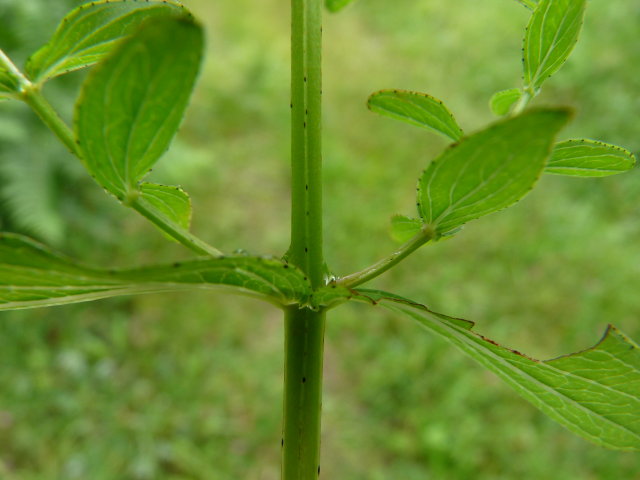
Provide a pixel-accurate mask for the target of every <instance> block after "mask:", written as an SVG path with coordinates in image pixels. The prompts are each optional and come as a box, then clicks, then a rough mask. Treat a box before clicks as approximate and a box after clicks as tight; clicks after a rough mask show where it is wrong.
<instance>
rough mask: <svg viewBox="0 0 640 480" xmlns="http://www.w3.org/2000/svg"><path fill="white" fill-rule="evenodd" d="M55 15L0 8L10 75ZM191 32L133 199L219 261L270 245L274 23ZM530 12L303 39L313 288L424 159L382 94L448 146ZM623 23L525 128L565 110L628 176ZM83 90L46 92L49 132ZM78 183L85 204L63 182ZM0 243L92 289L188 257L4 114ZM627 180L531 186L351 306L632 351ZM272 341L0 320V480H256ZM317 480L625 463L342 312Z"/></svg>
mask: <svg viewBox="0 0 640 480" xmlns="http://www.w3.org/2000/svg"><path fill="white" fill-rule="evenodd" d="M79 3H81V2H78V1H73V0H55V1H53V0H49V1H45V0H29V1H28V2H24V1H19V0H0V47H1V48H3V49H4V50H5V51H6V52H7V53H8V54H9V55H11V56H12V57H13V58H15V59H16V60H17V61H18V62H19V63H21V62H22V61H23V60H24V59H25V58H26V56H27V55H28V54H29V53H30V52H32V51H34V50H35V49H36V48H38V47H39V46H40V45H41V44H43V43H44V42H46V41H47V39H48V37H49V35H50V34H51V33H52V32H53V29H54V28H55V25H56V24H57V22H58V21H59V19H60V18H61V17H62V16H63V15H64V13H65V12H66V11H67V9H68V8H70V7H71V6H73V5H77V4H79ZM184 3H185V5H187V6H188V7H190V8H192V10H193V11H194V12H195V14H196V16H197V17H198V18H199V19H200V20H201V21H202V23H203V24H204V25H205V27H206V29H207V35H208V36H207V38H208V40H207V42H208V49H207V57H206V62H205V64H204V67H203V72H202V75H201V78H200V81H199V84H198V88H197V91H196V92H195V94H194V98H193V102H192V104H191V106H190V108H189V111H188V115H187V118H186V120H185V123H184V125H183V127H182V129H181V133H180V136H179V138H178V139H177V141H176V143H175V144H174V146H173V148H172V149H171V150H170V152H169V153H168V154H167V155H166V157H165V158H164V159H163V160H162V162H161V164H160V165H159V166H158V168H156V169H154V172H153V177H154V178H155V179H156V180H159V181H161V182H163V183H175V184H181V185H183V186H184V187H185V188H186V189H187V191H189V192H190V193H191V196H192V198H193V200H194V225H193V230H194V231H195V232H196V233H197V234H198V235H200V236H202V237H203V238H206V239H210V240H211V241H212V243H213V244H214V245H216V246H218V247H219V248H221V249H223V250H234V249H236V248H243V249H246V250H248V251H250V252H255V253H271V254H281V253H282V252H283V251H284V250H285V249H286V247H287V243H288V234H287V231H288V226H289V206H288V201H289V187H288V175H289V174H288V156H289V153H288V148H289V147H288V140H289V138H288V137H289V133H288V132H289V118H288V110H289V108H288V105H289V98H288V97H289V93H288V82H289V79H288V58H289V44H288V42H289V34H288V26H289V21H290V20H289V6H288V2H286V1H283V0H280V1H276V0H261V1H255V0H235V1H234V2H222V1H221V2H210V1H206V0H187V1H185V2H184ZM527 18H528V11H527V10H526V9H524V8H523V7H522V6H520V5H518V4H517V2H514V1H510V0H483V2H477V0H455V1H451V2H440V1H436V0H415V1H413V2H396V3H395V4H393V5H392V6H390V5H389V2H387V1H385V0H359V1H356V2H355V3H354V4H353V5H352V6H350V7H349V8H347V9H346V10H344V11H343V12H341V13H340V14H338V15H327V16H326V18H325V23H324V37H325V53H324V72H325V84H324V109H325V124H324V144H325V153H324V158H325V179H326V187H325V203H326V216H325V222H326V229H327V230H326V249H327V252H326V256H327V261H328V262H329V265H330V266H331V268H332V269H333V270H334V271H335V272H336V274H346V273H349V272H351V271H353V270H356V269H360V268H362V267H364V266H366V265H368V264H369V263H371V262H372V261H374V260H376V259H378V258H379V257H382V256H384V255H386V254H388V253H389V252H390V251H391V249H392V248H394V244H393V242H392V240H391V239H390V238H389V235H388V225H389V218H390V216H391V215H393V214H395V213H404V214H412V213H413V207H412V206H413V204H414V187H415V181H416V179H417V177H418V176H419V174H420V172H421V170H422V169H423V168H424V167H425V166H426V165H427V164H428V162H429V161H430V159H432V158H434V156H436V155H437V154H438V153H439V152H440V151H441V150H442V149H443V148H444V147H445V142H444V141H443V140H441V139H440V138H439V137H436V136H434V135H431V134H429V133H428V132H424V131H421V130H419V129H416V128H413V127H411V126H408V125H404V124H401V123H399V122H394V121H393V120H390V119H387V118H382V117H378V116H376V115H374V114H371V113H370V112H368V111H367V109H366V107H365V103H366V98H367V96H368V95H369V94H370V93H371V92H373V91H375V90H378V89H381V88H405V89H415V90H419V91H424V92H427V93H430V94H432V95H435V96H436V97H438V98H441V99H442V100H444V101H445V103H446V104H447V105H448V106H449V107H450V108H451V110H452V111H453V112H454V113H455V114H456V117H457V118H458V120H459V122H460V123H461V125H462V126H463V128H465V130H466V131H473V130H475V129H478V128H482V126H483V125H485V124H486V123H488V122H490V121H492V116H491V113H490V111H489V109H488V106H487V104H488V100H489V98H490V96H491V95H492V93H493V92H495V91H497V90H501V89H504V88H510V87H513V86H518V85H519V81H520V59H519V52H520V48H521V38H522V32H523V28H524V26H525V25H526V22H527ZM639 25H640V5H638V4H637V3H636V2H632V1H625V2H614V3H611V4H610V3H608V2H590V4H589V11H588V15H587V19H586V23H585V26H584V31H583V34H582V37H581V41H580V42H579V43H578V46H577V48H576V50H575V53H574V55H573V56H572V57H571V60H570V62H569V63H568V64H567V65H566V66H565V67H564V68H563V70H561V72H560V73H558V74H557V75H556V76H554V77H553V78H552V79H551V80H549V81H548V82H547V84H546V85H545V89H544V92H543V94H542V95H541V97H540V98H539V99H537V100H536V104H538V105H547V104H549V105H556V104H562V105H570V106H572V107H573V108H575V110H576V119H575V121H574V123H573V124H572V125H571V126H570V127H569V128H568V129H567V131H565V132H564V133H563V135H564V136H566V137H567V138H569V137H573V136H581V137H589V138H595V139H599V140H604V141H609V142H612V143H618V144H620V145H624V146H625V147H627V148H629V149H631V150H633V151H635V152H636V153H638V152H639V151H640V134H639V132H640V122H639V121H638V120H637V112H638V111H640V93H639V90H638V80H637V78H638V75H639V74H640V67H638V65H640V44H638V42H637V30H638V26H639ZM82 78H83V74H73V75H71V76H68V77H66V78H62V79H58V80H56V81H53V82H51V84H50V85H48V87H47V90H46V92H45V93H46V94H47V96H49V97H50V98H51V99H52V101H53V102H54V103H55V104H56V105H58V106H59V108H60V109H61V111H62V112H63V114H64V115H66V116H67V117H69V115H70V112H71V111H72V104H73V98H74V97H75V95H76V94H77V88H78V85H79V84H80V82H81V81H82ZM85 177H86V178H85ZM0 178H1V179H2V186H1V187H0V197H1V198H2V199H3V203H2V209H1V211H0V221H1V222H2V227H3V229H5V230H12V231H20V232H23V233H28V234H30V235H31V236H34V237H36V238H39V239H41V240H43V241H46V242H48V243H50V244H52V245H55V246H56V247H58V248H59V249H61V250H63V251H65V252H67V253H69V254H72V255H74V256H75V257H77V258H79V259H83V260H85V261H87V262H90V263H93V264H98V265H103V266H124V265H129V264H142V263H146V262H156V261H171V260H174V259H177V258H184V257H185V255H187V256H188V253H186V252H184V251H183V250H182V249H181V248H180V247H179V246H177V245H173V244H169V243H167V242H165V240H164V238H163V237H162V236H161V235H159V234H158V233H157V232H156V231H155V230H154V228H153V227H152V226H149V225H147V224H146V223H144V222H143V221H142V220H140V219H139V218H137V217H136V215H135V214H134V213H133V212H129V211H127V210H125V209H123V208H121V207H119V206H118V205H116V204H115V203H114V202H113V201H112V200H111V199H110V198H108V197H107V196H105V195H104V194H103V192H102V191H101V189H99V188H96V187H95V186H94V185H92V184H91V182H90V179H88V176H85V175H84V174H83V172H82V171H81V169H80V168H79V166H78V164H77V161H75V160H74V159H73V158H71V157H70V156H69V154H68V153H66V152H65V151H64V149H63V148H61V147H59V146H57V144H56V142H55V140H54V139H53V138H52V136H51V134H49V133H48V132H47V131H46V130H44V129H43V128H42V127H41V126H40V125H39V123H38V121H37V119H35V118H34V116H33V115H32V114H31V113H30V112H28V111H27V109H26V108H25V107H24V106H23V105H19V104H14V103H10V102H4V103H2V104H0ZM639 204H640V170H639V169H635V170H634V171H632V172H630V173H628V174H625V175H622V176H618V177H611V178H606V179H594V180H588V179H571V178H563V177H553V176H545V177H544V178H543V179H542V180H541V181H540V182H539V185H538V187H537V188H536V190H534V191H533V192H532V193H531V194H530V195H529V196H527V197H526V198H525V199H524V200H523V201H522V202H520V203H519V204H518V205H516V206H515V207H513V208H511V209H509V210H507V211H505V212H502V213H499V214H496V215H492V216H490V217H488V218H485V219H482V220H480V221H477V222H473V223H471V224H469V225H468V226H467V227H466V228H465V229H464V230H463V231H462V232H461V233H460V234H458V235H457V236H456V237H455V238H453V239H451V240H450V241H447V242H442V243H438V244H435V245H432V246H428V247H425V248H423V249H422V250H420V251H419V252H417V253H416V254H414V256H413V257H412V258H411V259H410V260H409V261H406V262H405V263H404V264H402V265H400V266H399V267H398V268H397V269H395V270H393V271H392V272H389V273H387V274H385V275H384V276H383V277H381V278H379V279H376V281H375V282H374V285H375V286H378V287H381V288H386V289H392V290H394V291H397V292H398V293H400V294H404V295H407V296H409V297H412V298H416V299H417V300H421V301H423V302H425V303H427V304H428V305H430V306H431V307H432V308H434V309H436V310H440V311H443V312H445V313H448V314H451V315H455V316H461V317H464V318H469V319H472V320H474V321H476V322H477V327H476V328H477V330H478V331H479V332H482V333H483V334H485V335H487V336H489V337H490V338H493V339H495V340H497V341H500V342H503V343H505V344H507V345H509V346H510V347H512V348H516V349H518V350H521V351H524V352H527V353H529V354H530V355H533V356H536V357H539V358H550V357H554V356H557V355H560V354H564V353H568V352H572V351H576V350H580V349H583V348H585V347H587V346H590V345H592V344H593V343H595V342H596V341H597V340H598V339H599V338H600V336H601V334H602V332H603V331H604V328H605V326H606V325H607V324H608V323H614V324H616V325H617V326H618V327H619V328H621V329H622V330H623V331H625V332H626V333H628V334H629V335H630V336H632V337H635V338H636V339H638V338H639V337H640V324H639V322H638V316H639V315H640V295H638V286H639V285H640V209H639V207H638V205H639ZM282 347H283V345H282V322H281V318H280V313H279V312H278V311H277V310H274V309H271V308H270V307H265V306H263V305H262V304H261V303H257V302H255V301H252V300H248V299H243V298H239V297H226V296H223V295H221V294H211V293H206V294H205V293H202V292H196V293H192V294H184V293H182V294H179V295H178V294H176V295H170V294H163V295H153V296H146V297H135V298H123V299H115V300H106V301H100V302H96V303H87V304H80V305H73V306H69V307H56V308H53V309H43V310H31V311H22V312H11V313H3V314H2V316H1V318H0V478H2V479H7V480H54V479H55V480H57V479H60V480H70V479H88V478H90V479H92V480H116V479H118V480H124V479H126V480H129V479H131V480H146V479H172V480H177V479H184V480H186V479H203V480H204V479H206V480H210V479H216V480H217V479H220V480H226V479H229V480H231V479H233V480H236V479H243V480H244V479H255V480H271V479H274V480H275V479H277V478H279V453H280V447H279V445H280V422H281V394H282V391H281V390H282V387H281V383H282V379H281V375H282V371H281V369H282ZM325 363H326V367H325V376H326V381H325V398H324V418H323V421H324V424H323V462H322V472H323V475H322V476H323V478H328V479H340V480H359V479H373V480H378V479H380V480H387V479H403V480H414V479H415V480H423V479H447V480H449V479H450V480H457V479H461V480H462V479H465V480H466V479H470V478H473V479H477V480H489V479H491V480H498V479H505V480H511V479H514V478H518V479H519V480H539V479H576V480H591V479H593V480H600V479H605V480H609V479H612V480H617V479H638V478H640V474H638V472H639V471H640V458H639V457H638V455H637V454H634V453H621V452H613V451H608V450H604V449H601V448H599V447H596V446H593V445H591V444H589V443H587V442H585V441H583V440H580V439H578V438H576V437H574V436H573V435H572V434H570V433H568V432H567V431H565V430H564V429H563V428H561V427H559V426H557V425H556V424H554V423H553V422H552V421H550V420H548V419H547V418H545V417H544V416H543V415H542V414H541V413H539V412H538V411H537V410H535V409H534V408H533V407H531V406H529V405H528V404H527V403H526V402H524V401H523V400H521V399H520V398H519V397H517V396H516V395H515V394H514V393H513V392H512V391H511V390H510V389H509V388H508V387H506V386H504V385H503V384H502V383H501V382H500V381H499V380H498V379H497V378H496V377H495V376H493V375H492V374H489V373H487V372H485V371H484V370H483V369H482V368H481V367H479V366H477V365H476V364H475V363H473V362H472V361H471V360H469V359H467V358H466V357H464V356H462V355H461V354H459V353H458V352H457V351H455V350H453V349H452V348H451V347H450V346H449V345H448V344H447V343H446V342H444V341H442V340H440V339H438V338H434V337H431V336H429V335H427V334H425V333H424V332H423V331H422V330H421V329H420V328H419V327H418V326H417V325H414V324H412V323H410V322H408V321H406V320H405V319H401V318H395V317H393V316H392V315H389V314H387V313H386V312H382V311H378V310H376V309H372V308H365V307H361V306H349V305H348V306H345V307H341V308H340V309H338V310H336V311H334V312H332V315H331V316H330V318H329V322H328V327H327V340H326V360H325Z"/></svg>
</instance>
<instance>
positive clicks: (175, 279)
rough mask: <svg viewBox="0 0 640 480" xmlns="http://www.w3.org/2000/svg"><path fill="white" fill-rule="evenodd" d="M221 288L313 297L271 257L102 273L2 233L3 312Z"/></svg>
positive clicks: (277, 299)
mask: <svg viewBox="0 0 640 480" xmlns="http://www.w3.org/2000/svg"><path fill="white" fill-rule="evenodd" d="M221 287H226V288H231V289H232V291H234V292H236V293H241V294H245V295H249V296H253V297H258V298H261V299H263V300H267V301H269V302H271V303H274V304H276V305H279V306H284V305H290V304H293V303H296V302H298V301H300V302H302V303H304V302H305V301H306V300H307V299H308V297H309V295H310V293H311V286H310V284H309V281H308V280H307V279H306V277H305V276H304V274H303V273H302V272H301V271H300V270H298V269H297V268H295V267H293V266H291V265H288V264H286V263H284V262H282V261H280V260H275V259H270V258H263V257H251V256H244V255H237V256H229V257H219V258H206V259H196V260H190V261H186V262H181V263H174V264H172V265H166V266H153V267H143V268H135V269H128V270H102V269H95V268H90V267H86V266H83V265H79V264H78V263H76V262H74V261H72V260H70V259H69V258H67V257H64V256H62V255H60V254H57V253H54V252H52V251H51V250H49V249H48V248H47V247H45V246H43V245H41V244H39V243H37V242H35V241H33V240H30V239H28V238H26V237H22V236H20V235H14V234H8V233H4V234H0V310H14V309H21V308H32V307H44V306H51V305H62V304H67V303H76V302H83V301H88V300H96V299H99V298H107V297H114V296H120V295H131V294H138V293H154V292H165V291H174V290H183V289H191V290H192V289H193V288H221Z"/></svg>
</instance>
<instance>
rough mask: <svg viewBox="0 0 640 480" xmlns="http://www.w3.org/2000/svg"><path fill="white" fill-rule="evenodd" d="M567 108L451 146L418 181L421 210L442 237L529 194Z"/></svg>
mask: <svg viewBox="0 0 640 480" xmlns="http://www.w3.org/2000/svg"><path fill="white" fill-rule="evenodd" d="M569 116H570V115H569V113H568V112H567V111H566V110H531V111H529V112H526V113H524V114H522V115H520V116H517V117H513V118H509V119H506V120H502V121H500V122H498V123H495V124H493V125H491V126H490V127H489V128H487V129H485V130H482V131H480V132H478V133H475V134H473V135H471V136H470V137H466V138H464V139H463V140H461V141H460V142H459V143H457V144H455V145H453V146H451V147H449V148H448V149H447V150H445V152H444V153H443V154H442V155H440V156H439V157H438V158H437V159H435V160H434V161H433V162H431V164H430V165H429V167H428V168H427V169H426V170H425V171H424V173H423V174H422V177H421V178H420V181H419V183H418V211H419V213H420V216H421V217H422V219H423V220H424V222H425V223H426V224H428V225H431V226H432V228H433V229H434V231H435V232H436V234H437V235H444V234H447V232H450V231H452V230H454V229H455V228H458V227H460V226H461V225H463V224H464V223H466V222H468V221H469V220H473V219H475V218H479V217H482V216H484V215H488V214H489V213H493V212H496V211H498V210H502V209H504V208H506V207H508V206H510V205H512V204H514V203H515V202H517V201H518V200H520V199H521V198H522V197H524V196H525V195H526V194H527V193H528V192H529V190H531V188H532V187H533V185H534V184H535V183H536V181H537V180H538V178H539V177H540V174H541V173H542V171H543V169H544V167H545V164H546V160H547V157H548V156H549V154H550V153H551V149H552V146H553V142H554V138H555V136H556V134H557V133H558V131H559V130H560V129H561V128H562V127H563V126H564V125H565V124H566V123H567V121H568V120H569Z"/></svg>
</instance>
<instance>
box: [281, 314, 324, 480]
mask: <svg viewBox="0 0 640 480" xmlns="http://www.w3.org/2000/svg"><path fill="white" fill-rule="evenodd" d="M324 325H325V313H324V312H314V311H312V310H309V309H302V310H300V309H298V307H296V306H293V307H290V308H289V310H287V311H286V313H285V373H284V425H283V428H282V434H283V435H282V480H312V479H316V478H318V477H319V476H320V420H321V418H320V417H321V411H322V358H323V347H324Z"/></svg>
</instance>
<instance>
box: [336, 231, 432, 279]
mask: <svg viewBox="0 0 640 480" xmlns="http://www.w3.org/2000/svg"><path fill="white" fill-rule="evenodd" d="M433 237H434V234H433V231H432V230H431V229H423V230H421V231H420V233H418V234H416V235H415V236H413V237H412V238H411V239H410V240H409V241H408V242H406V243H405V244H403V245H402V246H401V247H400V248H398V250H396V251H395V252H393V253H392V254H391V255H389V256H388V257H385V258H383V259H382V260H380V261H378V262H376V263H374V264H373V265H371V266H370V267H367V268H365V269H364V270H361V271H359V272H356V273H352V274H350V275H346V276H344V277H342V278H339V279H338V280H337V281H336V283H337V284H338V285H342V286H344V287H351V288H353V287H356V286H358V285H361V284H363V283H365V282H368V281H369V280H371V279H373V278H375V277H377V276H378V275H381V274H383V273H384V272H386V271H387V270H389V269H390V268H391V267H393V266H394V265H397V264H398V263H400V262H401V261H402V260H404V259H405V258H407V257H408V256H409V255H411V254H412V253H413V252H415V251H416V250H417V249H418V248H420V247H421V246H422V245H424V244H425V243H427V242H428V241H430V240H432V239H433Z"/></svg>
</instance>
